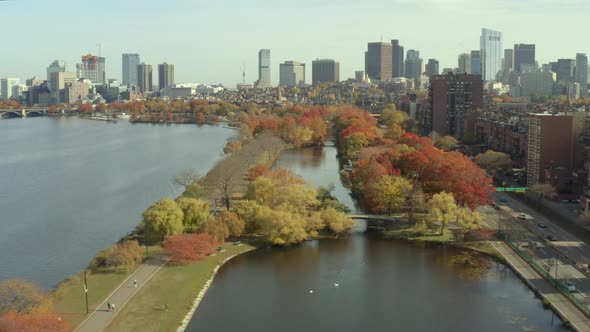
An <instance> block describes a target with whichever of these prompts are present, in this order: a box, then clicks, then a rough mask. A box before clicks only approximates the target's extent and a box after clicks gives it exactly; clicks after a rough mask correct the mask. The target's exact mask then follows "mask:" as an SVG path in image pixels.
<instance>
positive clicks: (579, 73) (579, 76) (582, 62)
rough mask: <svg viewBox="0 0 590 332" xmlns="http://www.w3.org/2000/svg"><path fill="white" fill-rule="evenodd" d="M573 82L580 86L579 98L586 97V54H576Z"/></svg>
mask: <svg viewBox="0 0 590 332" xmlns="http://www.w3.org/2000/svg"><path fill="white" fill-rule="evenodd" d="M575 81H576V83H579V84H580V97H588V57H587V56H586V53H577V54H576V79H575Z"/></svg>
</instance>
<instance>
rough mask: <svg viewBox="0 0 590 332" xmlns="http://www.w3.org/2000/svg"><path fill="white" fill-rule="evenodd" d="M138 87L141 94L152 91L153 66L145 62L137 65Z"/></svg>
mask: <svg viewBox="0 0 590 332" xmlns="http://www.w3.org/2000/svg"><path fill="white" fill-rule="evenodd" d="M137 86H138V87H139V91H140V92H141V93H149V92H151V91H152V65H146V64H145V63H143V62H142V63H140V64H139V65H137Z"/></svg>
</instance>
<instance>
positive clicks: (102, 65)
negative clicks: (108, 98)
mask: <svg viewBox="0 0 590 332" xmlns="http://www.w3.org/2000/svg"><path fill="white" fill-rule="evenodd" d="M98 80H99V83H100V84H107V83H108V82H107V61H106V59H105V58H104V57H101V56H99V57H98Z"/></svg>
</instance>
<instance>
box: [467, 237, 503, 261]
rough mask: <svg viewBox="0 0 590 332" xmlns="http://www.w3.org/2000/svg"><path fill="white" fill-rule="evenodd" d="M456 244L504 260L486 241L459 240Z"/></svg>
mask: <svg viewBox="0 0 590 332" xmlns="http://www.w3.org/2000/svg"><path fill="white" fill-rule="evenodd" d="M457 246H458V247H461V248H467V249H470V250H473V251H477V252H479V253H482V254H485V255H488V256H491V257H496V258H498V259H501V260H504V257H502V255H501V254H500V253H499V252H498V250H496V248H494V246H492V245H491V244H490V243H489V242H488V241H472V242H461V243H457Z"/></svg>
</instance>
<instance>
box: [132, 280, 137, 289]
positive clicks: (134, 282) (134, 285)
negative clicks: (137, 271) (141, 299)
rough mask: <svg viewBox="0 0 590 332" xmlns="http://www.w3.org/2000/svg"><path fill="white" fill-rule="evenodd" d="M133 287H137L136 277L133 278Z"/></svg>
mask: <svg viewBox="0 0 590 332" xmlns="http://www.w3.org/2000/svg"><path fill="white" fill-rule="evenodd" d="M133 287H135V288H137V279H136V280H133Z"/></svg>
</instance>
